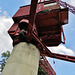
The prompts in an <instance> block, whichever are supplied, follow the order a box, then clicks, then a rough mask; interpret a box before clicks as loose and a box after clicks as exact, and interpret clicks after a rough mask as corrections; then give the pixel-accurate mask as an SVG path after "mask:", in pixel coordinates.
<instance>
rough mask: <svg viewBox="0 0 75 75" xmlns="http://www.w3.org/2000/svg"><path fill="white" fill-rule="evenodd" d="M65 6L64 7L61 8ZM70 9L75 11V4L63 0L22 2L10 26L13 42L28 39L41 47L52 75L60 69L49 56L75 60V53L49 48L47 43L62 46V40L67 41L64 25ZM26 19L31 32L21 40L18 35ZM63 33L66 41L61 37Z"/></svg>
mask: <svg viewBox="0 0 75 75" xmlns="http://www.w3.org/2000/svg"><path fill="white" fill-rule="evenodd" d="M61 6H63V7H64V8H63V9H61ZM68 10H69V11H70V12H71V13H73V14H75V7H74V6H72V5H69V4H67V3H66V2H63V1H61V0H43V1H41V0H40V1H39V3H38V0H31V5H27V6H22V7H20V9H19V10H18V11H17V12H16V14H15V15H14V16H13V20H14V24H13V25H12V27H11V28H10V29H9V30H8V33H9V35H10V36H11V38H12V39H13V46H14V45H16V44H17V43H19V42H21V41H26V42H31V43H32V44H34V45H36V46H37V47H38V48H39V50H40V56H41V57H42V59H40V61H39V65H40V66H41V67H42V68H43V69H44V70H45V71H46V73H47V74H48V75H56V73H55V71H54V70H53V68H52V67H51V65H50V64H49V62H48V60H47V59H46V56H47V57H52V58H56V59H60V60H65V61H69V62H74V63H75V57H74V56H69V55H63V54H57V53H52V52H51V50H49V49H48V48H47V46H58V45H59V44H60V43H63V44H65V35H64V32H63V27H62V25H64V24H67V23H68ZM64 15H65V16H64ZM22 23H25V24H27V25H28V28H27V33H26V35H27V36H26V37H25V38H24V39H26V40H21V39H22V38H20V39H19V37H18V36H19V35H20V34H19V33H20V30H21V26H22ZM19 25H21V26H19ZM22 28H24V26H22ZM22 32H23V31H22ZM61 33H62V34H63V38H64V41H62V39H61ZM31 37H32V38H31Z"/></svg>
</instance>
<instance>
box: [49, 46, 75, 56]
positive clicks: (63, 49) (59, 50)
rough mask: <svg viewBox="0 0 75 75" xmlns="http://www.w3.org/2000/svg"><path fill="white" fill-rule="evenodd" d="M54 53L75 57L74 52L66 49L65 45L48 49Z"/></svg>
mask: <svg viewBox="0 0 75 75" xmlns="http://www.w3.org/2000/svg"><path fill="white" fill-rule="evenodd" d="M48 48H49V49H50V50H51V51H52V52H54V53H59V54H66V55H75V53H74V52H73V50H71V49H68V48H66V47H65V46H63V45H59V46H57V47H48Z"/></svg>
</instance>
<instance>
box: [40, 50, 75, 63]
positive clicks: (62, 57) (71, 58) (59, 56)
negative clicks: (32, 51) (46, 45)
mask: <svg viewBox="0 0 75 75" xmlns="http://www.w3.org/2000/svg"><path fill="white" fill-rule="evenodd" d="M41 55H42V56H48V57H52V58H56V59H60V60H65V61H69V62H74V63H75V56H69V55H63V54H57V53H52V52H51V53H50V54H48V53H47V52H46V51H41Z"/></svg>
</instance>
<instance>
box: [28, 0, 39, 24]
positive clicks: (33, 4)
mask: <svg viewBox="0 0 75 75" xmlns="http://www.w3.org/2000/svg"><path fill="white" fill-rule="evenodd" d="M37 4H38V0H31V7H30V16H29V23H30V24H31V25H33V23H35V18H36V9H37Z"/></svg>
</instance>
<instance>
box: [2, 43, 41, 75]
mask: <svg viewBox="0 0 75 75" xmlns="http://www.w3.org/2000/svg"><path fill="white" fill-rule="evenodd" d="M39 57H40V51H39V50H38V48H36V46H35V45H33V44H28V43H25V42H21V43H19V44H17V45H16V46H15V47H14V49H13V51H12V53H11V55H10V57H9V58H8V61H7V63H6V66H5V68H4V70H3V72H2V74H1V75H37V72H38V65H39Z"/></svg>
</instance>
